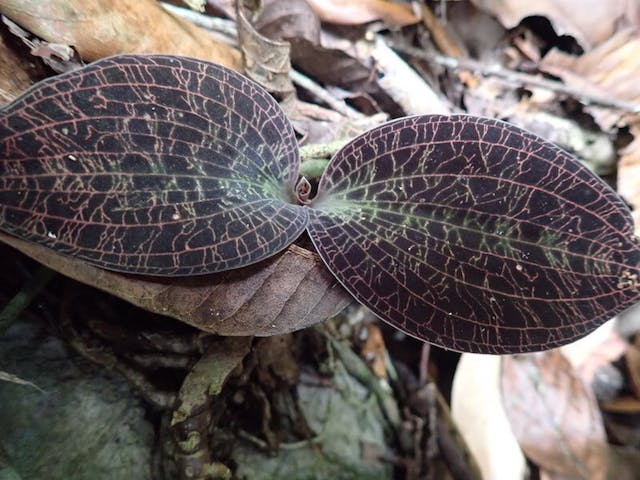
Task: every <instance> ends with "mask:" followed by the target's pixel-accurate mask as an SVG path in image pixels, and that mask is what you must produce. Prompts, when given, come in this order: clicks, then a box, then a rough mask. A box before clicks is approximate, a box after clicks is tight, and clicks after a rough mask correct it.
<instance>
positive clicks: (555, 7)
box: [471, 0, 628, 50]
mask: <svg viewBox="0 0 640 480" xmlns="http://www.w3.org/2000/svg"><path fill="white" fill-rule="evenodd" d="M471 1H472V3H474V4H475V5H476V6H477V7H478V8H481V9H482V10H485V11H486V12H489V13H491V14H492V15H494V16H495V17H497V18H498V19H499V20H500V21H501V22H502V24H503V25H504V26H505V27H506V28H513V27H515V26H517V25H518V24H519V23H520V21H521V20H522V19H524V18H526V17H530V16H534V15H538V16H543V17H546V18H547V19H548V20H549V21H550V22H551V24H552V25H553V26H554V28H555V30H556V32H557V33H558V35H571V36H572V37H574V38H575V39H576V40H577V41H578V42H579V43H580V44H581V45H582V47H583V48H584V49H585V50H588V49H590V48H591V47H593V46H594V45H597V44H598V43H600V42H603V41H604V40H606V39H607V38H609V37H610V36H611V35H612V34H613V32H615V31H616V29H617V27H618V23H619V22H620V20H621V19H622V18H623V17H624V16H625V15H626V14H627V8H628V7H627V1H626V0H563V1H561V2H559V1H557V0H538V1H536V2H532V1H531V0H471Z"/></svg>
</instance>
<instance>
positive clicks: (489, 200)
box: [307, 115, 640, 353]
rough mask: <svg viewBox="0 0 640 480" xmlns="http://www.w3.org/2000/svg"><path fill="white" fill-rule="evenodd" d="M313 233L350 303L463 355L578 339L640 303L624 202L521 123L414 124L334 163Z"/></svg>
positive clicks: (396, 127) (443, 120) (403, 122)
mask: <svg viewBox="0 0 640 480" xmlns="http://www.w3.org/2000/svg"><path fill="white" fill-rule="evenodd" d="M312 207H313V208H312V209H311V210H310V222H309V226H308V227H307V228H308V231H309V234H310V235H311V238H312V240H313V242H314V244H315V246H316V248H317V249H318V251H319V253H320V255H321V256H322V258H323V259H324V260H325V262H326V264H327V265H328V266H329V268H330V270H331V271H332V272H333V273H334V274H335V275H336V277H337V278H338V279H339V280H340V281H341V282H342V283H343V284H344V286H345V287H346V288H347V290H348V291H349V292H351V294H353V295H354V296H355V297H356V298H357V299H358V300H359V301H360V302H362V303H363V304H364V305H366V306H367V307H369V308H370V309H372V310H373V311H374V312H375V313H376V314H377V315H379V316H380V317H381V318H383V319H384V320H386V321H388V322H389V323H391V324H392V325H394V326H395V327H397V328H400V329H401V330H403V331H405V332H407V333H408V334H410V335H413V336H416V337H418V338H421V339H423V340H426V341H428V342H432V343H435V344H438V345H441V346H444V347H447V348H452V349H455V350H462V351H471V352H485V353H507V352H524V351H532V350H541V349H546V348H552V347H554V346H558V345H561V344H564V343H567V342H569V341H572V340H575V339H577V338H579V337H581V336H583V335H585V334H586V333H588V332H589V331H591V330H593V329H594V328H595V327H596V326H597V325H599V324H600V323H602V322H603V321H605V320H607V319H609V318H610V317H612V316H613V315H614V314H615V313H617V312H619V311H621V310H622V309H624V308H626V307H628V306H630V305H631V304H632V303H634V302H636V301H637V300H638V297H639V293H638V292H639V283H638V274H639V273H640V272H639V270H638V266H639V264H640V250H639V248H638V241H637V238H636V237H634V236H633V224H632V220H631V217H630V214H629V212H628V210H627V208H626V206H625V205H624V204H623V202H622V201H621V200H620V198H619V197H618V196H617V195H616V194H615V192H613V191H612V190H611V189H610V188H609V187H608V186H607V185H605V184H604V183H603V182H602V181H601V180H600V179H599V178H597V177H596V176H595V175H593V174H592V173H591V172H590V171H588V170H587V169H586V168H584V167H583V166H582V165H581V164H580V163H579V162H578V161H577V160H575V159H574V158H573V157H571V156H570V155H568V154H567V153H565V152H563V151H562V150H560V149H558V148H556V147H554V146H553V145H551V144H549V143H547V142H545V141H544V140H542V139H540V138H538V137H536V136H534V135H531V134H529V133H527V132H524V131H522V130H520V129H518V128H516V127H514V126H511V125H508V124H505V123H502V122H499V121H494V120H488V119H479V118H475V117H469V116H464V115H459V116H453V117H445V116H438V115H434V116H421V117H410V118H405V119H400V120H396V121H393V122H390V123H387V124H385V125H383V126H381V127H378V128H375V129H373V130H371V131H369V132H367V133H365V134H363V135H361V136H360V137H358V138H356V139H354V140H353V141H352V142H350V143H349V144H348V145H347V146H345V147H344V148H343V149H342V150H341V151H340V152H338V154H337V155H336V156H335V157H334V158H333V159H332V161H331V163H330V164H329V167H328V168H327V171H326V172H325V174H324V177H323V178H322V180H321V183H320V187H319V193H318V196H317V197H316V199H315V200H314V201H313V203H312Z"/></svg>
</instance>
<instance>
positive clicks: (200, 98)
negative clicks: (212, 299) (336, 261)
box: [0, 55, 306, 275]
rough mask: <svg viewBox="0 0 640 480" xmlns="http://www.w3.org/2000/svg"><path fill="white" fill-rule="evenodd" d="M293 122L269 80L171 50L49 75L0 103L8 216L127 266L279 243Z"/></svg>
mask: <svg viewBox="0 0 640 480" xmlns="http://www.w3.org/2000/svg"><path fill="white" fill-rule="evenodd" d="M298 162H299V161H298V152H297V143H296V141H295V136H294V133H293V130H292V128H291V126H290V124H289V122H288V120H287V119H286V117H285V115H284V113H283V112H282V110H281V109H280V108H279V106H278V104H277V103H276V102H275V101H274V100H273V99H272V98H271V97H270V96H269V95H268V94H267V93H266V92H264V91H263V90H262V89H261V88H260V87H258V86H257V85H256V84H255V83H253V82H252V81H250V80H248V79H246V78H245V77H243V76H241V75H238V74H237V73H234V72H233V71H230V70H228V69H226V68H223V67H220V66H217V65H214V64H211V63H206V62H201V61H196V60H191V59H186V58H180V57H173V56H160V55H150V56H120V57H113V58H110V59H106V60H103V61H100V62H97V63H94V64H92V65H90V66H89V67H87V68H84V69H81V70H79V71H76V72H72V73H70V74H66V75H62V76H59V77H55V78H52V79H49V80H46V81H44V82H42V83H40V84H38V85H36V86H35V87H34V88H32V89H31V90H29V91H28V92H27V93H25V94H24V95H23V96H21V97H20V98H19V99H18V100H16V101H15V102H14V103H12V104H11V105H10V106H9V107H8V108H6V109H5V110H4V111H3V112H2V114H1V116H0V228H1V229H2V230H5V231H7V232H9V233H13V234H15V235H18V236H20V237H22V238H26V239H29V240H32V241H36V242H39V243H42V244H45V245H47V246H49V247H51V248H54V249H55V250H57V251H59V252H61V253H64V254H68V255H74V256H76V257H79V258H82V259H85V260H87V261H89V262H91V263H94V264H96V265H99V266H102V267H105V268H108V269H113V270H120V271H126V272H134V273H145V274H156V275H191V274H201V273H207V272H213V271H219V270H227V269H230V268H236V267H240V266H243V265H246V264H249V263H253V262H256V261H258V260H261V259H263V258H265V257H268V256H270V255H273V254H274V253H276V252H277V251H278V250H281V249H282V248H284V247H286V246H287V245H288V244H290V243H291V242H292V241H293V240H294V239H295V238H296V237H297V236H298V235H299V234H300V232H301V231H302V230H303V229H304V226H305V224H306V210H305V209H301V208H299V207H296V206H295V205H290V204H289V203H288V202H289V201H290V196H291V193H290V192H292V191H293V184H294V182H295V180H296V176H297V169H298Z"/></svg>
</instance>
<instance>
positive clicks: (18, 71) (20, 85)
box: [0, 36, 32, 105]
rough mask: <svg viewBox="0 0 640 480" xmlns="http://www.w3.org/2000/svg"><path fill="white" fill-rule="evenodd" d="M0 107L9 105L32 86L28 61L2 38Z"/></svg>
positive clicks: (0, 43)
mask: <svg viewBox="0 0 640 480" xmlns="http://www.w3.org/2000/svg"><path fill="white" fill-rule="evenodd" d="M0 59H2V61H0V105H2V104H4V103H8V102H10V101H11V100H13V99H14V98H15V97H17V96H18V95H20V94H21V93H22V92H23V91H25V90H26V89H27V88H29V87H30V86H31V83H32V82H31V79H30V78H29V74H28V71H29V70H30V67H29V65H28V63H27V61H26V60H25V59H24V58H22V57H21V56H20V55H18V54H17V53H16V52H15V51H14V50H12V49H11V48H10V47H9V46H8V45H7V43H6V41H5V40H4V38H3V37H2V36H0Z"/></svg>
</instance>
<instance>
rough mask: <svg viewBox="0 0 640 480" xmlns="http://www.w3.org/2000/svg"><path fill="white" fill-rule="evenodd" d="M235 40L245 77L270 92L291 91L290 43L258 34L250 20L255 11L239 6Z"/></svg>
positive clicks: (287, 92)
mask: <svg viewBox="0 0 640 480" xmlns="http://www.w3.org/2000/svg"><path fill="white" fill-rule="evenodd" d="M237 16H238V18H237V20H238V39H239V42H240V49H241V50H242V56H243V57H244V65H245V70H246V73H247V76H248V77H249V78H251V79H252V80H254V81H256V82H257V83H259V84H260V85H262V87H264V88H265V89H266V90H268V91H270V92H278V93H280V94H283V95H286V94H291V93H293V91H294V88H293V84H292V83H291V78H290V77H289V72H290V71H291V46H290V45H289V43H288V42H282V41H279V40H272V39H270V38H267V37H265V36H264V35H262V34H260V33H259V32H258V31H257V30H256V29H255V27H254V26H253V23H252V20H253V17H254V16H257V10H256V11H251V10H249V9H248V8H246V7H242V6H240V7H239V8H238V11H237Z"/></svg>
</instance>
